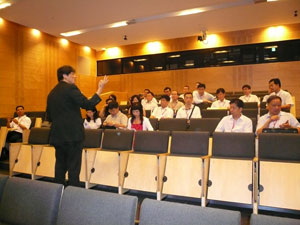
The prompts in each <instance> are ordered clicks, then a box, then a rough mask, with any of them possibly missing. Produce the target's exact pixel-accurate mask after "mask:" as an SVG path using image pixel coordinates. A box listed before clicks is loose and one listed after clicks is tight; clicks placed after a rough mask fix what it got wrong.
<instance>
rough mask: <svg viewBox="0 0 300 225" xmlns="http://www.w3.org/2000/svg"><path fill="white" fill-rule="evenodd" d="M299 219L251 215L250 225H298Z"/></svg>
mask: <svg viewBox="0 0 300 225" xmlns="http://www.w3.org/2000/svg"><path fill="white" fill-rule="evenodd" d="M299 224H300V220H299V219H290V218H283V217H277V216H266V215H256V214H252V215H251V218H250V225H299Z"/></svg>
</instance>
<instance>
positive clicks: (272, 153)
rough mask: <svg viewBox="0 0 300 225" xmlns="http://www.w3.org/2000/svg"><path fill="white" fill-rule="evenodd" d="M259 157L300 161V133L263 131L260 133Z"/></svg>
mask: <svg viewBox="0 0 300 225" xmlns="http://www.w3.org/2000/svg"><path fill="white" fill-rule="evenodd" d="M258 146H259V151H258V155H259V158H260V159H262V160H264V159H265V160H283V161H299V162H300V135H299V134H283V133H281V134H279V133H262V134H260V135H259V145H258Z"/></svg>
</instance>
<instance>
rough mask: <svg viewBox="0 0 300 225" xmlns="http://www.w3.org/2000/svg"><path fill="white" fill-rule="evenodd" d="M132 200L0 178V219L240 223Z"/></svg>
mask: <svg viewBox="0 0 300 225" xmlns="http://www.w3.org/2000/svg"><path fill="white" fill-rule="evenodd" d="M137 204H138V199H137V197H135V196H128V195H118V194H114V193H107V192H102V191H95V190H85V189H81V188H76V187H67V188H66V189H64V188H63V186H62V185H60V184H54V183H48V182H41V181H32V180H28V179H23V178H8V177H0V223H1V224H20V225H40V224H43V225H52V224H57V225H61V224H63V225H86V224H91V225H93V224H95V225H96V224H98V225H106V224H114V225H134V224H135V222H138V223H139V224H140V225H158V224H164V225H182V224H189V225H214V224H222V225H240V224H241V213H240V212H238V211H232V210H223V209H214V208H203V207H199V206H194V205H187V204H180V203H172V202H162V201H155V200H151V199H144V200H143V202H142V204H141V210H140V213H139V220H135V218H136V215H137ZM299 223H300V221H299V220H296V219H289V218H280V217H273V216H265V215H255V214H252V215H251V222H250V225H266V224H272V225H287V224H290V225H296V224H299Z"/></svg>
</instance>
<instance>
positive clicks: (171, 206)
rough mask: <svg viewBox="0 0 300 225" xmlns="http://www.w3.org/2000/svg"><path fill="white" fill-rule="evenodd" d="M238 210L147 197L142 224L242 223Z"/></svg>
mask: <svg viewBox="0 0 300 225" xmlns="http://www.w3.org/2000/svg"><path fill="white" fill-rule="evenodd" d="M240 223H241V213H240V212H238V211H230V210H222V209H213V208H208V207H200V206H193V205H187V204H180V203H173V202H166V201H156V200H151V199H145V200H144V201H143V203H142V207H141V214H140V223H139V224H140V225H158V224H164V225H182V224H188V225H215V224H222V225H240Z"/></svg>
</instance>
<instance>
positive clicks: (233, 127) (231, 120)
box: [215, 99, 253, 133]
mask: <svg viewBox="0 0 300 225" xmlns="http://www.w3.org/2000/svg"><path fill="white" fill-rule="evenodd" d="M243 107H244V102H243V101H242V100H240V99H233V100H231V101H230V108H229V111H230V114H231V115H229V116H224V117H223V119H222V120H221V121H220V122H219V124H218V126H217V128H216V130H215V131H216V132H239V133H251V132H253V126H252V120H251V119H249V118H248V117H246V116H244V115H243V114H242V111H243Z"/></svg>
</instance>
